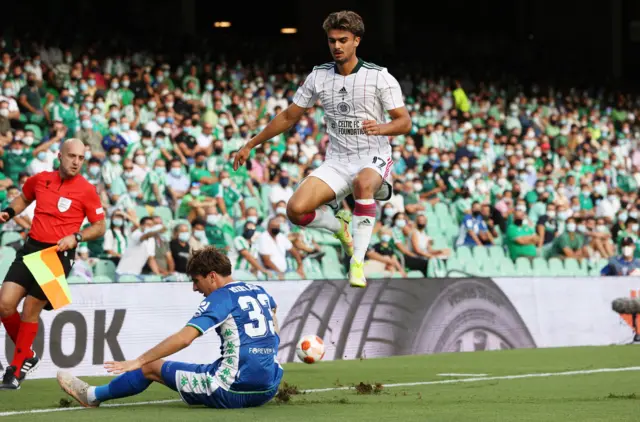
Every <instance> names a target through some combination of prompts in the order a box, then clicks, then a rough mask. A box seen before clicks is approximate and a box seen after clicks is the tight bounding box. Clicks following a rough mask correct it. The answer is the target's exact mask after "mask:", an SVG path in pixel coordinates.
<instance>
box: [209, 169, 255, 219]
mask: <svg viewBox="0 0 640 422" xmlns="http://www.w3.org/2000/svg"><path fill="white" fill-rule="evenodd" d="M208 194H209V195H211V196H212V197H214V198H215V199H216V203H217V205H218V209H219V210H220V214H222V215H224V216H227V217H230V218H235V217H240V216H243V215H244V214H245V211H246V209H245V204H244V198H243V197H242V195H241V194H240V192H238V190H237V189H236V188H235V186H234V184H233V181H232V180H231V177H230V176H229V172H228V171H222V172H220V181H219V182H218V183H214V184H213V185H211V189H209V190H208ZM236 206H239V208H240V209H239V210H238V209H237V208H236Z"/></svg>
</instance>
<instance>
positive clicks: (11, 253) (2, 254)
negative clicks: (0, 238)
mask: <svg viewBox="0 0 640 422" xmlns="http://www.w3.org/2000/svg"><path fill="white" fill-rule="evenodd" d="M14 259H16V250H15V249H13V248H10V247H8V246H2V247H0V262H4V261H9V264H11V262H13V260H14Z"/></svg>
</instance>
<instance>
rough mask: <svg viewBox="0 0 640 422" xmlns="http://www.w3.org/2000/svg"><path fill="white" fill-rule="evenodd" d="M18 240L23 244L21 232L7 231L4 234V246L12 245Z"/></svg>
mask: <svg viewBox="0 0 640 422" xmlns="http://www.w3.org/2000/svg"><path fill="white" fill-rule="evenodd" d="M16 242H18V243H20V244H22V236H20V233H18V232H12V231H7V232H4V233H3V234H2V242H1V244H2V246H6V245H10V244H12V243H16Z"/></svg>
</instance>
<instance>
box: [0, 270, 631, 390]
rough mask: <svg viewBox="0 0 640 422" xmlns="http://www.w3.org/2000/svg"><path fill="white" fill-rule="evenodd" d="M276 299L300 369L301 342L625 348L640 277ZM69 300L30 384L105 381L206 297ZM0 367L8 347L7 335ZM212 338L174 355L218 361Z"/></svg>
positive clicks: (46, 333)
mask: <svg viewBox="0 0 640 422" xmlns="http://www.w3.org/2000/svg"><path fill="white" fill-rule="evenodd" d="M256 284H259V285H262V286H263V287H265V288H266V289H267V291H268V292H269V293H270V294H271V295H272V296H273V297H274V299H275V300H276V302H277V305H278V311H277V316H278V320H279V323H280V331H281V332H280V337H281V342H280V350H279V353H278V359H279V360H280V362H282V363H285V362H295V361H297V358H296V357H295V345H296V343H297V341H298V339H299V338H300V336H302V335H304V334H311V333H312V334H317V335H318V336H320V337H322V338H323V339H324V341H325V344H326V354H325V357H324V359H325V360H333V359H358V358H376V357H383V356H394V355H406V354H429V353H440V352H456V351H459V352H465V351H477V350H496V349H511V348H534V347H562V346H583V345H610V344H623V343H627V342H630V341H631V339H632V338H633V331H632V329H631V326H630V324H631V320H630V319H629V318H625V317H624V316H623V318H621V317H620V315H618V314H616V313H615V312H613V311H612V309H611V302H612V301H613V300H614V299H616V298H619V297H630V296H635V294H636V292H637V290H638V289H640V278H635V277H607V278H604V277H585V278H576V277H570V278H440V279H388V280H371V281H370V282H369V286H368V287H367V288H366V289H352V288H351V287H349V286H348V283H347V282H346V281H343V280H315V281H309V280H303V281H269V282H257V283H256ZM71 294H72V297H73V303H72V304H71V305H69V306H67V307H65V308H63V309H61V310H59V311H50V312H46V311H45V312H43V313H42V316H41V321H40V322H41V324H40V330H39V332H38V337H37V339H36V341H35V343H34V349H35V350H36V352H37V353H38V355H39V356H42V357H43V361H42V365H41V366H40V368H39V369H38V371H37V372H36V373H35V374H34V378H49V377H54V376H55V374H56V371H57V370H58V369H59V368H65V369H69V370H71V371H72V372H73V373H74V374H76V375H79V376H89V375H107V373H106V372H105V370H104V368H103V363H104V362H105V361H108V360H112V359H116V360H121V359H132V358H135V357H137V356H138V355H140V354H141V353H143V352H144V351H146V350H147V349H148V348H149V347H151V346H154V345H155V344H156V343H158V342H160V341H161V340H163V339H164V338H166V337H167V336H169V335H170V334H172V333H174V332H176V331H178V330H180V329H181V328H182V327H183V326H184V325H185V323H186V322H187V321H188V320H189V319H190V318H191V316H192V315H193V314H194V313H195V312H196V310H197V309H198V305H199V304H200V303H201V301H202V300H203V298H202V296H201V295H199V294H197V293H194V292H193V291H192V286H191V284H190V283H139V284H137V283H136V284H134V283H132V284H102V285H73V286H71ZM0 344H2V345H4V347H0V350H2V351H4V353H5V354H4V356H2V353H0V356H2V357H3V359H1V362H2V363H3V364H5V362H6V361H7V356H12V353H13V344H12V342H11V340H10V339H8V338H6V336H5V332H4V330H0ZM219 351H220V344H219V341H218V338H217V336H216V335H215V333H211V334H209V335H206V336H203V337H200V338H199V339H197V340H196V341H195V342H194V344H193V345H192V346H190V347H189V348H187V349H184V350H182V351H181V352H179V353H177V354H175V355H174V356H172V357H171V359H176V360H183V361H188V362H195V363H206V362H211V361H213V360H214V359H216V358H217V357H218V356H219Z"/></svg>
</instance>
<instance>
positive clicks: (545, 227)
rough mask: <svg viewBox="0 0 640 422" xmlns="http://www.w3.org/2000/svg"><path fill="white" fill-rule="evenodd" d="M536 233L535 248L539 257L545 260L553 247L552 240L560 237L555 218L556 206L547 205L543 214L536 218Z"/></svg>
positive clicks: (552, 204)
mask: <svg viewBox="0 0 640 422" xmlns="http://www.w3.org/2000/svg"><path fill="white" fill-rule="evenodd" d="M536 232H537V233H538V245H537V246H538V251H539V255H540V256H541V257H543V258H547V257H548V256H549V252H550V251H551V249H552V247H553V242H554V240H555V239H556V237H558V236H559V235H560V231H559V230H558V220H557V216H556V205H555V204H554V203H549V204H547V209H546V212H545V214H544V215H542V216H541V217H540V218H538V221H537V223H536Z"/></svg>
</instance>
